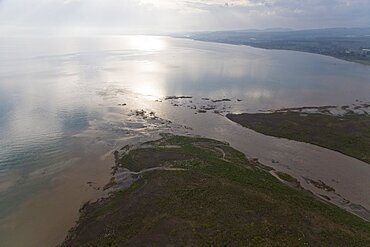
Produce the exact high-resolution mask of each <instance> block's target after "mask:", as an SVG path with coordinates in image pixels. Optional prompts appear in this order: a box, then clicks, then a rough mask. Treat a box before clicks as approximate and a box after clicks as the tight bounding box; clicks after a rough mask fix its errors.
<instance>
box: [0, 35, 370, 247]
mask: <svg viewBox="0 0 370 247" xmlns="http://www.w3.org/2000/svg"><path fill="white" fill-rule="evenodd" d="M171 95H188V96H193V99H191V100H187V102H185V103H184V102H182V101H181V100H180V101H179V102H178V103H176V102H172V104H171V102H169V101H165V100H164V97H166V96H171ZM369 95H370V66H364V65H360V64H354V63H349V62H345V61H341V60H337V59H334V58H330V57H325V56H320V55H314V54H307V53H300V52H291V51H273V50H262V49H256V48H251V47H246V46H233V45H225V44H215V43H206V42H198V41H192V40H186V39H173V38H167V37H152V36H114V37H112V36H109V37H85V38H65V37H52V38H51V37H49V38H4V37H1V38H0V240H2V241H3V243H7V246H17V245H18V246H19V245H21V244H22V243H28V244H29V245H28V246H38V245H39V244H40V243H47V244H46V246H48V245H49V244H50V245H53V244H55V243H58V242H60V241H61V240H62V239H63V238H64V237H65V233H66V232H65V229H68V228H69V227H70V225H71V224H73V222H74V220H75V219H76V217H77V216H78V208H79V207H80V206H81V205H82V203H83V202H86V201H88V200H90V199H92V198H96V197H99V196H101V195H102V194H103V192H102V191H101V189H97V188H98V187H101V186H103V185H104V184H105V183H106V182H107V181H108V179H109V176H110V175H109V174H110V166H111V165H112V164H113V161H112V156H111V153H112V151H113V150H115V149H117V148H119V147H121V146H123V145H126V144H129V143H132V144H134V143H137V142H140V141H143V140H147V139H150V138H153V137H154V136H156V135H157V134H158V133H159V132H176V133H190V134H194V133H195V134H201V135H205V136H209V137H213V138H216V139H222V140H226V141H229V142H230V143H231V144H232V145H233V146H235V147H237V148H238V149H241V150H242V151H243V152H245V153H246V154H247V155H248V156H249V157H258V158H260V159H261V160H264V161H265V163H268V164H269V165H271V166H274V164H270V163H269V162H270V161H271V159H274V160H277V161H282V162H283V163H284V164H285V166H281V167H279V166H278V165H275V166H276V168H277V169H281V170H284V171H286V172H289V171H290V173H291V174H293V175H295V176H297V177H299V176H302V174H307V173H309V174H310V175H311V176H312V177H313V178H315V179H320V180H323V181H325V180H327V181H325V182H327V183H328V184H329V185H332V186H334V187H335V186H336V187H335V188H338V189H339V192H341V193H340V194H341V196H343V197H344V198H345V199H350V201H351V202H353V203H354V204H353V205H355V206H356V205H357V206H358V205H360V206H362V207H365V208H367V209H369V208H370V199H369V198H368V197H367V196H365V195H364V194H365V193H367V194H369V195H370V191H369V188H370V184H369V183H367V182H366V181H365V182H362V183H361V182H356V184H354V185H351V179H352V181H354V180H358V179H359V178H362V176H364V178H365V179H366V177H369V176H370V171H369V169H368V168H367V167H366V166H367V164H364V163H363V162H359V161H357V160H354V159H350V158H348V157H346V156H344V155H340V154H337V153H335V152H331V151H329V150H324V149H322V148H318V149H317V147H314V146H312V145H306V144H299V143H294V142H293V143H292V142H289V141H285V140H279V139H277V138H269V137H265V136H263V135H260V134H257V133H255V132H252V131H249V130H245V129H242V128H241V127H239V126H236V125H234V124H233V123H230V122H229V121H228V120H226V119H225V118H224V117H222V116H219V115H216V114H213V115H210V114H211V113H209V114H208V113H207V114H204V115H202V116H199V114H198V115H195V114H194V111H193V110H192V109H191V107H190V108H189V104H202V98H205V97H206V98H212V99H223V98H228V99H230V100H231V101H230V102H224V103H220V107H223V108H222V109H224V110H227V111H233V112H241V111H249V112H254V111H259V110H268V109H279V108H283V107H297V106H322V105H346V104H352V103H355V102H356V101H357V102H368V101H369V100H370V96H369ZM119 104H125V105H119ZM176 105H177V106H176ZM142 109H144V110H145V111H146V112H150V111H154V112H155V114H156V115H157V116H158V117H159V119H151V118H150V117H147V116H144V117H143V115H145V114H138V113H137V112H135V111H137V110H139V111H140V110H142ZM148 116H149V115H148ZM167 120H171V122H168V121H167ZM230 130H233V131H230ZM238 138H239V139H238ZM246 138H247V139H248V141H246ZM282 144H283V145H282ZM266 150H268V151H269V152H267V153H268V155H266ZM303 159H304V161H302V160H303ZM310 162H311V163H310ZM313 162H314V163H316V164H321V163H320V162H323V164H328V165H327V166H324V165H323V166H324V167H325V168H324V169H321V170H320V168H319V167H316V168H315V167H313V166H312V163H313ZM333 162H336V163H339V164H340V165H342V167H352V168H353V167H354V168H353V169H352V168H351V169H352V171H354V172H353V173H350V172H348V170H351V169H345V170H340V169H339V170H340V171H341V172H338V170H337V171H336V172H334V170H335V166H334V165H333ZM340 165H339V166H338V167H341V166H340ZM316 166H317V165H316ZM287 167H288V168H289V169H288V168H287ZM294 167H295V168H294ZM369 167H370V166H369ZM331 171H332V172H333V174H334V175H333V176H334V177H335V179H336V181H337V180H338V179H339V181H342V183H338V184H339V185H335V184H334V185H333V184H331V183H333V182H330V181H331V179H334V177H330V178H329V177H328V176H326V177H325V176H323V175H322V174H321V175H320V172H321V173H323V174H327V173H330V172H331ZM343 173H348V174H347V175H346V176H344V175H343ZM367 180H368V179H367ZM302 182H304V181H303V180H302ZM307 186H309V185H307ZM356 186H357V187H356ZM366 186H367V187H366ZM348 188H349V189H348ZM307 189H310V188H309V187H307ZM354 191H357V192H354ZM318 193H319V192H318ZM338 200H340V199H338ZM339 204H340V202H339ZM353 205H352V206H353ZM347 206H350V205H347ZM365 211H366V210H365ZM363 214H366V212H365V213H364V212H362V215H363ZM56 215H58V217H59V218H58V217H57V216H56ZM67 216H70V218H69V217H67ZM65 219H67V220H65ZM58 222H59V223H58ZM61 222H62V223H61ZM41 226H44V228H41ZM53 227H54V228H53ZM35 228H36V229H37V230H35ZM50 229H51V230H50ZM45 232H47V233H48V234H45ZM45 235H50V236H49V237H48V238H46V237H45ZM11 236H13V237H11ZM22 241H23V242H22Z"/></svg>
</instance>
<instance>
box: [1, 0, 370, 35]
mask: <svg viewBox="0 0 370 247" xmlns="http://www.w3.org/2000/svg"><path fill="white" fill-rule="evenodd" d="M369 13H370V0H228V1H225V0H0V31H1V34H2V35H6V34H10V33H17V32H21V33H27V32H31V33H32V32H36V33H37V32H41V33H45V32H48V33H54V34H61V33H70V34H84V33H118V34H132V33H140V34H156V33H173V32H188V31H215V30H240V29H265V28H292V29H310V28H326V27H365V26H370V14H369Z"/></svg>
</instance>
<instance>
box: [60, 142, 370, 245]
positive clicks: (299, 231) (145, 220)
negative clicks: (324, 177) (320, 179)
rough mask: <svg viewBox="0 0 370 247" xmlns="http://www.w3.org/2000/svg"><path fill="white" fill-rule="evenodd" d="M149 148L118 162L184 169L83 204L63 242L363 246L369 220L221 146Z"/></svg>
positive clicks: (146, 177) (368, 239)
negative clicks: (147, 160) (328, 201)
mask: <svg viewBox="0 0 370 247" xmlns="http://www.w3.org/2000/svg"><path fill="white" fill-rule="evenodd" d="M151 145H152V147H151V148H147V146H148V145H146V146H145V149H138V150H135V151H131V152H130V153H128V154H127V155H125V156H124V157H123V158H122V160H121V163H122V166H123V167H127V166H128V167H130V168H131V169H133V170H140V169H143V168H147V166H145V165H144V164H145V162H143V159H144V160H146V159H147V157H148V156H151V157H152V159H151V164H152V165H151V167H152V166H153V165H154V164H156V165H160V166H165V167H167V168H170V167H172V168H183V169H184V170H183V171H179V170H176V171H175V170H171V171H170V170H166V171H165V170H161V171H159V170H157V171H151V172H147V173H144V174H143V175H142V176H141V177H140V178H138V180H136V182H134V183H133V184H132V185H131V187H130V188H129V189H126V190H123V191H118V192H116V193H114V194H113V195H112V196H111V197H110V198H107V199H102V200H100V201H99V202H96V203H92V204H89V205H87V206H85V207H84V208H83V210H82V215H81V218H80V220H79V222H78V224H77V226H76V227H75V228H73V229H72V230H71V232H70V235H69V237H68V238H67V240H66V241H65V242H64V244H63V246H126V245H127V246H148V245H150V246H168V245H174V246H279V247H280V246H351V247H353V246H369V243H370V223H368V222H365V221H363V220H361V219H360V218H357V217H356V216H354V215H352V214H350V213H347V212H346V211H344V210H342V209H339V208H337V207H336V206H333V205H331V204H327V203H325V202H323V201H320V200H318V199H316V198H314V197H313V196H312V195H311V194H309V193H307V192H305V191H303V190H300V189H298V188H293V187H289V186H287V185H285V184H283V183H281V182H279V181H278V180H277V179H276V178H275V177H273V176H272V175H270V174H269V173H268V171H266V170H265V169H266V168H264V167H263V166H260V165H259V164H258V163H256V162H253V161H248V160H246V158H245V157H244V155H243V154H242V153H240V152H238V151H236V150H234V149H232V148H231V147H230V146H228V145H227V144H225V143H222V142H217V141H213V140H208V139H202V138H190V137H181V136H165V137H164V138H163V139H161V140H159V141H157V142H151ZM169 145H171V146H169ZM174 145H176V146H174ZM164 153H169V154H170V156H171V159H169V160H166V159H164V158H163V157H164V155H163V154H164ZM149 154H150V155H149ZM175 157H179V159H175ZM283 177H284V176H283ZM285 179H288V180H291V179H292V178H288V177H285Z"/></svg>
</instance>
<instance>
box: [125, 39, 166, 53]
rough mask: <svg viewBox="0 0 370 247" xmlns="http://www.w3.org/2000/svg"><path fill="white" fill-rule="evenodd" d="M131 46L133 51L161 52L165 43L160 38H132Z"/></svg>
mask: <svg viewBox="0 0 370 247" xmlns="http://www.w3.org/2000/svg"><path fill="white" fill-rule="evenodd" d="M130 39H131V40H130V42H131V45H132V47H133V48H134V49H137V50H141V51H161V50H164V49H165V48H166V42H165V41H164V40H163V39H162V38H160V37H153V36H132V37H130Z"/></svg>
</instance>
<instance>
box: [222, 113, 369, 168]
mask: <svg viewBox="0 0 370 247" xmlns="http://www.w3.org/2000/svg"><path fill="white" fill-rule="evenodd" d="M227 117H228V118H229V119H231V120H232V121H234V122H237V123H239V124H241V125H243V126H245V127H247V128H250V129H253V130H255V131H258V132H261V133H263V134H266V135H271V136H276V137H283V138H288V139H292V140H297V141H301V142H307V143H312V144H315V145H318V146H322V147H325V148H329V149H332V150H335V151H338V152H341V153H343V154H346V155H349V156H352V157H355V158H357V159H360V160H362V161H365V162H367V163H369V164H370V116H369V115H367V114H364V115H360V114H354V113H347V114H345V115H344V116H333V115H325V114H320V113H311V114H302V113H299V112H291V111H287V112H274V113H258V114H238V115H234V114H229V115H227Z"/></svg>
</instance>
